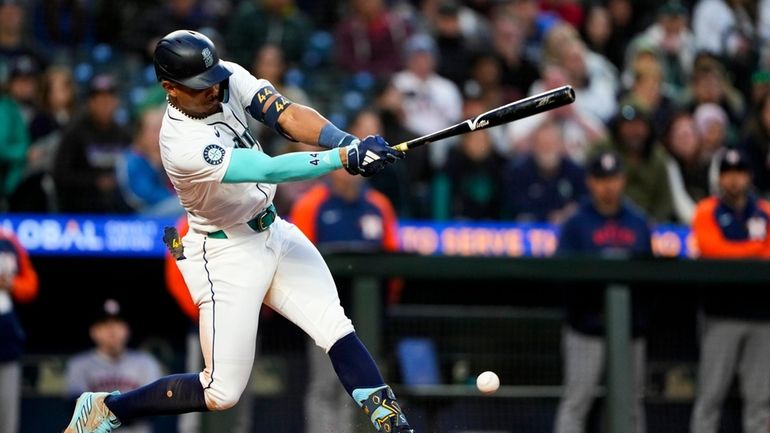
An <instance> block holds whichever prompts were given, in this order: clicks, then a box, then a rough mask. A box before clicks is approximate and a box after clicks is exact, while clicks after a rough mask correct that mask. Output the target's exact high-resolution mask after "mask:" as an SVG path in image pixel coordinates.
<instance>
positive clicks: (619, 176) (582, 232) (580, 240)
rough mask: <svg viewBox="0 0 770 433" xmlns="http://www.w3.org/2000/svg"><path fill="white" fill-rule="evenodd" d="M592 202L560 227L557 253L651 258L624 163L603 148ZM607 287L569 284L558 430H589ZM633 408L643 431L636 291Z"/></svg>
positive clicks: (642, 327)
mask: <svg viewBox="0 0 770 433" xmlns="http://www.w3.org/2000/svg"><path fill="white" fill-rule="evenodd" d="M587 170H588V179H587V186H588V191H589V193H590V200H586V201H584V202H583V203H582V204H581V205H580V207H579V208H578V210H577V211H576V212H575V214H574V215H572V216H571V217H570V218H569V219H568V220H567V221H566V222H565V223H564V224H563V225H562V227H561V233H560V234H559V244H558V248H557V254H558V255H561V256H599V257H607V258H628V257H632V256H633V257H650V256H651V255H652V241H651V237H650V228H649V225H648V223H647V220H646V217H645V215H644V214H643V213H642V212H641V211H640V210H638V209H637V208H636V207H635V206H633V205H632V204H631V203H630V202H629V201H627V200H625V198H624V193H623V190H624V186H625V181H626V177H625V174H624V168H623V163H622V161H621V158H620V156H619V155H618V154H616V153H614V152H601V153H599V154H597V155H596V156H595V157H594V158H593V159H592V160H590V161H589V163H588V169H587ZM603 307H604V289H603V288H597V287H585V288H584V287H580V288H575V287H570V288H568V289H567V292H566V308H567V311H566V313H567V326H566V327H565V329H564V333H563V341H562V347H563V356H564V393H563V395H562V398H561V401H560V403H559V407H558V410H557V414H556V421H555V428H554V431H555V432H556V433H568V432H582V431H585V423H586V416H587V415H588V411H589V409H590V407H591V404H592V402H593V400H594V396H595V391H596V387H597V386H598V385H599V384H600V381H601V375H602V371H603V370H604V359H606V358H605V352H606V345H605V343H604V341H605V340H604V334H605V332H606V329H605V325H604V317H605V315H604V308H603ZM631 307H632V319H631V332H632V337H633V339H632V342H631V361H632V369H631V371H629V375H631V380H630V383H631V384H632V392H633V395H632V396H631V403H632V408H631V411H630V414H631V417H632V419H631V420H630V422H631V425H633V426H634V431H635V432H636V433H644V431H645V424H646V423H645V412H644V404H643V403H644V380H645V364H646V338H645V334H646V328H647V311H648V307H647V301H646V300H645V299H644V298H643V297H642V296H641V292H639V291H636V290H634V291H632V302H631Z"/></svg>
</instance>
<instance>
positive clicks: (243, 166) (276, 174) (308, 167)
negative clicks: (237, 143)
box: [222, 149, 342, 183]
mask: <svg viewBox="0 0 770 433" xmlns="http://www.w3.org/2000/svg"><path fill="white" fill-rule="evenodd" d="M231 152H232V157H231V158H230V164H229V165H228V166H227V171H226V172H225V176H224V178H222V182H223V183H241V182H259V183H283V182H293V181H299V180H307V179H313V178H316V177H319V176H322V175H324V174H326V173H329V172H330V171H334V170H337V169H338V168H342V160H341V159H340V153H339V149H332V150H327V151H324V152H292V153H287V154H285V155H280V156H276V157H270V156H268V155H265V154H264V153H262V152H259V151H256V150H252V149H233V150H232V151H231Z"/></svg>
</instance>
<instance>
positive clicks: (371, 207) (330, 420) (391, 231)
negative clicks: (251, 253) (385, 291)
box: [290, 131, 398, 433]
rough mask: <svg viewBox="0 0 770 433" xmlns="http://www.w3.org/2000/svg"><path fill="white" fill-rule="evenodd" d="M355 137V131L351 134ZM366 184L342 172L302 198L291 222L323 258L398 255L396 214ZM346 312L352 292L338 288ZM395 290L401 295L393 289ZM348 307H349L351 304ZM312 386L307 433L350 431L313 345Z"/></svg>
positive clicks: (348, 410) (340, 398) (349, 417)
mask: <svg viewBox="0 0 770 433" xmlns="http://www.w3.org/2000/svg"><path fill="white" fill-rule="evenodd" d="M351 132H352V131H351ZM365 182H366V179H365V178H362V177H360V176H358V178H357V179H355V180H353V181H351V178H350V176H346V173H345V172H344V171H342V170H337V171H334V172H332V173H330V174H329V175H328V176H327V178H326V181H325V182H322V183H319V184H317V185H316V186H315V187H313V188H312V189H310V190H309V191H308V192H307V193H306V194H305V195H304V196H302V197H301V198H300V199H299V200H298V201H297V202H296V203H295V205H294V208H293V209H292V211H291V216H290V219H291V221H292V222H293V223H294V224H295V225H296V226H297V227H298V228H299V229H300V230H302V232H303V233H304V234H305V235H306V236H307V237H308V239H310V241H311V242H313V243H314V244H315V245H316V246H317V247H318V249H319V250H320V251H324V252H354V253H373V252H393V251H396V250H397V249H398V231H397V230H398V228H397V221H396V214H395V211H394V210H393V207H392V205H391V204H390V202H389V201H388V199H387V198H386V197H385V196H384V195H382V194H381V193H379V192H377V191H375V190H373V189H371V188H369V187H368V186H367V185H366V183H365ZM338 287H339V289H340V291H341V292H342V293H341V294H340V298H341V299H342V302H343V306H345V304H348V303H349V302H350V300H349V298H350V296H349V293H348V290H346V288H345V286H344V285H343V284H340V285H339V286H338ZM390 289H391V290H393V289H396V288H395V287H393V286H391V287H390ZM348 305H349V304H348ZM308 346H309V347H308V362H309V369H310V382H309V383H308V391H307V394H306V395H305V419H306V420H308V422H309V423H308V426H307V428H306V430H305V431H307V432H309V433H312V432H318V431H339V432H341V431H351V430H353V429H351V425H352V424H353V423H354V421H353V412H352V411H353V408H352V406H351V405H349V404H345V403H346V402H347V400H346V399H347V398H349V396H347V395H346V394H345V392H344V389H342V387H340V386H339V385H338V384H337V382H338V380H337V376H336V375H335V373H334V370H333V369H332V366H331V363H330V362H329V361H328V357H327V356H325V355H324V353H323V351H321V350H318V348H317V347H314V346H315V345H314V344H313V343H312V341H310V340H308Z"/></svg>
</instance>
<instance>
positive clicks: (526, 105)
mask: <svg viewBox="0 0 770 433" xmlns="http://www.w3.org/2000/svg"><path fill="white" fill-rule="evenodd" d="M573 102H575V90H574V89H573V88H572V86H569V85H567V86H562V87H557V88H555V89H551V90H548V91H546V92H543V93H539V94H537V95H533V96H530V97H528V98H524V99H520V100H518V101H514V102H511V103H509V104H506V105H503V106H501V107H497V108H494V109H492V110H489V111H487V112H486V113H483V114H480V115H478V116H476V117H474V118H472V119H468V120H465V121H463V122H460V123H458V124H456V125H452V126H450V127H448V128H444V129H442V130H440V131H436V132H433V133H430V134H427V135H423V136H422V137H417V138H415V139H412V140H409V141H407V142H404V143H399V144H397V145H395V146H393V148H394V149H397V150H400V151H402V152H406V151H407V150H409V149H412V148H414V147H417V146H422V145H423V144H427V143H432V142H434V141H438V140H442V139H444V138H449V137H454V136H456V135H460V134H466V133H468V132H472V131H480V130H482V129H487V128H491V127H493V126H498V125H502V124H505V123H509V122H512V121H514V120H519V119H523V118H525V117H529V116H533V115H535V114H540V113H543V112H545V111H548V110H553V109H554V108H559V107H562V106H564V105H567V104H571V103H573Z"/></svg>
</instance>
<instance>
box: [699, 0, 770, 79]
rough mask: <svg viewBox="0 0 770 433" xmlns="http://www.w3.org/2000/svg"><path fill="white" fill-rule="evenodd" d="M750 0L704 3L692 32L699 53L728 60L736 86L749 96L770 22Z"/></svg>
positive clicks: (700, 3)
mask: <svg viewBox="0 0 770 433" xmlns="http://www.w3.org/2000/svg"><path fill="white" fill-rule="evenodd" d="M754 3H755V2H753V1H752V2H750V1H747V0H701V1H699V2H698V3H697V4H696V5H695V8H694V10H693V16H692V28H693V33H694V34H695V44H696V46H697V49H698V50H699V51H706V52H709V53H710V54H713V55H715V56H718V57H720V58H722V59H725V64H726V66H727V69H728V70H729V71H731V72H733V73H734V74H735V75H734V77H733V79H734V80H735V85H736V87H737V88H739V89H741V91H743V92H744V94H746V92H747V90H748V87H749V86H748V85H749V82H748V78H749V76H750V74H751V73H752V72H753V71H754V70H755V69H756V66H757V62H758V60H759V47H760V45H761V36H763V35H762V34H763V33H765V34H766V33H767V32H768V30H767V26H768V25H770V22H767V19H768V18H770V17H768V16H766V15H765V14H758V13H757V7H756V5H755V4H754Z"/></svg>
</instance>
